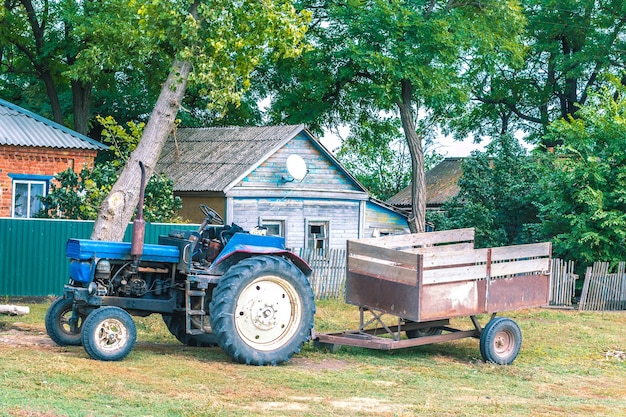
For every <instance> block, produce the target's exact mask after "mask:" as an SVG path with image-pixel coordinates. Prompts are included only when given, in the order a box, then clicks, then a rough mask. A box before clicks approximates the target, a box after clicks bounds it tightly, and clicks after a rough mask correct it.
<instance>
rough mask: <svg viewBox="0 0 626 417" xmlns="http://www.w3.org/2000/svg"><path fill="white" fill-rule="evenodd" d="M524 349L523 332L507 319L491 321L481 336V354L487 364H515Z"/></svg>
mask: <svg viewBox="0 0 626 417" xmlns="http://www.w3.org/2000/svg"><path fill="white" fill-rule="evenodd" d="M521 347H522V331H521V330H520V328H519V326H518V325H517V323H515V322H514V321H513V320H511V319H509V318H506V317H497V318H494V319H492V320H491V321H489V323H487V325H486V326H485V328H484V329H483V331H482V332H481V334H480V354H481V355H482V357H483V359H484V360H485V362H493V363H496V364H498V365H510V364H511V363H513V361H514V360H515V358H516V357H517V355H518V354H519V351H520V349H521Z"/></svg>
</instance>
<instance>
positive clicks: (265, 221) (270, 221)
mask: <svg viewBox="0 0 626 417" xmlns="http://www.w3.org/2000/svg"><path fill="white" fill-rule="evenodd" d="M259 224H260V225H261V227H267V226H270V225H278V228H279V232H280V233H279V234H278V235H269V236H280V237H282V238H285V241H287V219H285V218H279V217H266V218H263V217H262V218H261V221H260V222H259Z"/></svg>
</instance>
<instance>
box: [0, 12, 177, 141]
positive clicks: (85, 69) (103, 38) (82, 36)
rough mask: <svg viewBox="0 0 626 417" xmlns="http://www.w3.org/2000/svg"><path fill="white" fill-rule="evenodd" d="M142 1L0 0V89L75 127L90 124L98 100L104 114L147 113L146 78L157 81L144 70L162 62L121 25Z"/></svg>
mask: <svg viewBox="0 0 626 417" xmlns="http://www.w3.org/2000/svg"><path fill="white" fill-rule="evenodd" d="M143 2H144V1H141V0H138V1H133V2H128V1H125V0H105V1H95V0H86V1H75V0H56V1H48V0H44V1H41V0H20V1H5V2H3V3H2V5H0V69H1V72H0V74H1V75H0V77H1V79H2V81H3V83H4V85H3V86H2V89H1V90H0V92H1V93H2V94H3V95H4V96H5V97H7V98H9V99H10V100H11V101H12V102H14V103H16V104H19V105H22V106H24V107H26V108H31V109H32V110H34V111H36V112H37V113H40V114H43V115H46V116H49V117H51V118H52V119H53V120H54V121H56V122H57V123H60V124H66V125H69V126H71V127H73V128H74V130H76V131H78V132H80V133H83V134H88V133H89V131H90V122H91V115H92V110H93V109H94V108H96V109H97V108H98V107H99V105H102V104H103V103H106V104H105V105H106V106H107V107H108V109H107V111H105V112H104V113H105V114H112V113H113V114H115V115H117V116H119V114H116V113H120V109H121V108H122V107H124V108H125V109H127V111H129V112H130V113H131V114H133V115H135V116H136V115H138V114H141V113H142V112H143V113H146V112H148V111H149V108H147V107H146V104H145V98H146V95H148V96H150V95H151V96H152V97H155V96H156V93H157V92H158V89H154V88H152V89H150V87H149V85H150V80H152V85H159V80H154V79H151V75H153V74H154V75H157V74H161V76H163V74H166V73H167V67H166V66H164V65H163V63H162V62H163V61H162V59H160V58H157V59H154V58H155V57H154V56H153V55H151V54H149V53H146V52H145V51H146V50H147V49H148V48H147V46H146V45H145V44H144V42H143V41H144V39H143V38H141V37H140V36H138V35H139V34H138V33H137V32H136V31H124V30H122V28H124V27H134V26H135V27H136V26H137V25H138V22H139V17H138V16H137V13H136V9H137V8H138V7H139V6H140V4H141V3H143ZM133 9H135V12H132V10H133ZM42 87H43V88H42ZM133 97H136V99H133ZM139 98H141V99H142V100H143V101H141V100H139ZM94 102H95V103H97V104H96V105H94ZM116 104H117V106H116ZM48 106H49V109H46V107H48ZM122 112H123V111H122ZM133 112H135V113H133ZM67 115H71V116H70V117H68V116H67ZM131 118H132V117H129V118H127V119H126V120H129V119H131Z"/></svg>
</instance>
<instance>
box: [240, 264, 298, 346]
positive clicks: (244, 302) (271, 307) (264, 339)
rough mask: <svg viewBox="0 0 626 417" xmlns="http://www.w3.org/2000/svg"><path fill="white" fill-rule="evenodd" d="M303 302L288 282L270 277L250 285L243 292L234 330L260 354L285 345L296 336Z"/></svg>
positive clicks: (254, 281) (260, 278) (258, 279)
mask: <svg viewBox="0 0 626 417" xmlns="http://www.w3.org/2000/svg"><path fill="white" fill-rule="evenodd" d="M301 315H302V300H301V299H300V297H299V295H298V292H297V291H296V289H295V288H294V287H293V285H291V284H290V283H289V282H288V281H287V280H285V279H283V278H281V277H278V276H274V275H267V276H262V277H259V278H257V279H255V280H253V281H252V282H250V283H249V284H248V285H247V286H246V287H245V288H244V289H243V290H242V291H241V293H240V296H239V298H238V300H237V306H236V309H235V328H236V329H237V333H238V334H239V336H240V337H241V338H242V339H243V341H244V342H245V343H246V344H247V345H249V346H250V347H252V348H254V349H256V350H260V351H270V350H274V349H277V348H280V347H281V346H283V345H285V344H286V343H287V341H288V340H289V339H291V337H293V335H294V334H296V333H297V331H298V327H299V325H300V320H301Z"/></svg>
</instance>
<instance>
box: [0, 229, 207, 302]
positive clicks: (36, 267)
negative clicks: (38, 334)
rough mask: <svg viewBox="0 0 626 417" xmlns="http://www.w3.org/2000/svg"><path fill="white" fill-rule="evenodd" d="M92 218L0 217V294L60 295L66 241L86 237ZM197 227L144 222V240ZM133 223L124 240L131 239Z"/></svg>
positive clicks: (65, 273) (64, 280) (154, 240)
mask: <svg viewBox="0 0 626 417" xmlns="http://www.w3.org/2000/svg"><path fill="white" fill-rule="evenodd" d="M92 228H93V222H92V221H83V220H50V219H8V218H0V296H10V297H14V296H20V297H31V296H35V297H39V296H48V295H60V294H61V293H62V292H63V285H65V284H66V283H67V280H68V268H69V263H68V260H67V258H66V257H65V243H66V242H67V240H68V239H70V238H76V239H88V238H89V236H90V235H91V230H92ZM173 228H176V229H184V230H196V229H197V228H198V225H193V224H163V223H152V224H150V223H149V224H147V225H146V233H145V242H146V243H157V241H158V237H159V235H166V234H167V233H168V231H169V230H170V229H173ZM131 231H132V226H129V227H128V228H127V229H126V235H125V237H124V240H125V241H126V242H130V238H131Z"/></svg>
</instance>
